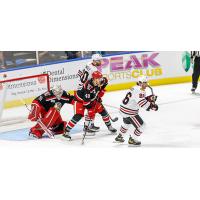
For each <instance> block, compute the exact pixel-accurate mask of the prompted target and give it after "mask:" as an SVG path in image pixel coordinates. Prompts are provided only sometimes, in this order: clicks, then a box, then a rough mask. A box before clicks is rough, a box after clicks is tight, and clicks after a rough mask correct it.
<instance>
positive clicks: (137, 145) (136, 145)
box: [128, 144, 141, 147]
mask: <svg viewBox="0 0 200 200" xmlns="http://www.w3.org/2000/svg"><path fill="white" fill-rule="evenodd" d="M140 146H141V144H128V147H140Z"/></svg>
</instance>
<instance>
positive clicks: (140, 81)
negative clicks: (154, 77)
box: [137, 75, 148, 83]
mask: <svg viewBox="0 0 200 200" xmlns="http://www.w3.org/2000/svg"><path fill="white" fill-rule="evenodd" d="M137 82H138V83H147V82H148V80H147V77H146V76H144V75H142V76H139V77H138V80H137Z"/></svg>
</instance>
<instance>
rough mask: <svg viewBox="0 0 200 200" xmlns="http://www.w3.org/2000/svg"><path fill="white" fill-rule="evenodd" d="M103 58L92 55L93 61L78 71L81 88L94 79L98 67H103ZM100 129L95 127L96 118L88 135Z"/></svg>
mask: <svg viewBox="0 0 200 200" xmlns="http://www.w3.org/2000/svg"><path fill="white" fill-rule="evenodd" d="M102 59H103V58H102V56H101V54H98V53H97V54H93V55H92V61H91V62H88V63H87V64H86V65H85V66H84V67H83V68H82V69H80V70H79V71H78V76H79V78H80V79H79V83H78V85H79V87H82V85H83V84H84V83H85V82H86V81H88V80H90V79H91V78H92V73H93V72H95V71H98V67H99V66H101V63H102ZM87 120H88V115H86V116H85V121H87ZM99 129H100V128H99V127H97V126H95V125H94V118H93V119H92V121H91V120H90V127H89V128H88V129H87V132H88V133H91V135H92V133H94V132H96V131H99Z"/></svg>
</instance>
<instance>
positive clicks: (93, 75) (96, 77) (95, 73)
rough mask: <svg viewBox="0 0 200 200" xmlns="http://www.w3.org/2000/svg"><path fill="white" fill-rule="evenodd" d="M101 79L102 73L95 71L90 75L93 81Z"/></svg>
mask: <svg viewBox="0 0 200 200" xmlns="http://www.w3.org/2000/svg"><path fill="white" fill-rule="evenodd" d="M102 77H103V75H102V73H101V72H99V71H95V72H93V73H92V78H93V79H101V78H102Z"/></svg>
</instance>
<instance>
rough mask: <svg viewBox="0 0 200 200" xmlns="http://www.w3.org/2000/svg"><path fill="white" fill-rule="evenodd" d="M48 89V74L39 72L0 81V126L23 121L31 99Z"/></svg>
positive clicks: (27, 112)
mask: <svg viewBox="0 0 200 200" xmlns="http://www.w3.org/2000/svg"><path fill="white" fill-rule="evenodd" d="M48 90H50V84H49V75H48V74H39V75H34V76H25V77H20V78H11V79H8V78H7V77H6V75H4V78H3V80H1V81H0V100H1V104H0V126H5V125H9V124H13V123H20V122H24V121H25V120H26V119H27V116H28V114H29V110H28V109H30V106H29V104H31V102H32V100H33V99H34V98H36V97H37V96H39V95H41V94H42V93H44V92H46V91H48Z"/></svg>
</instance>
